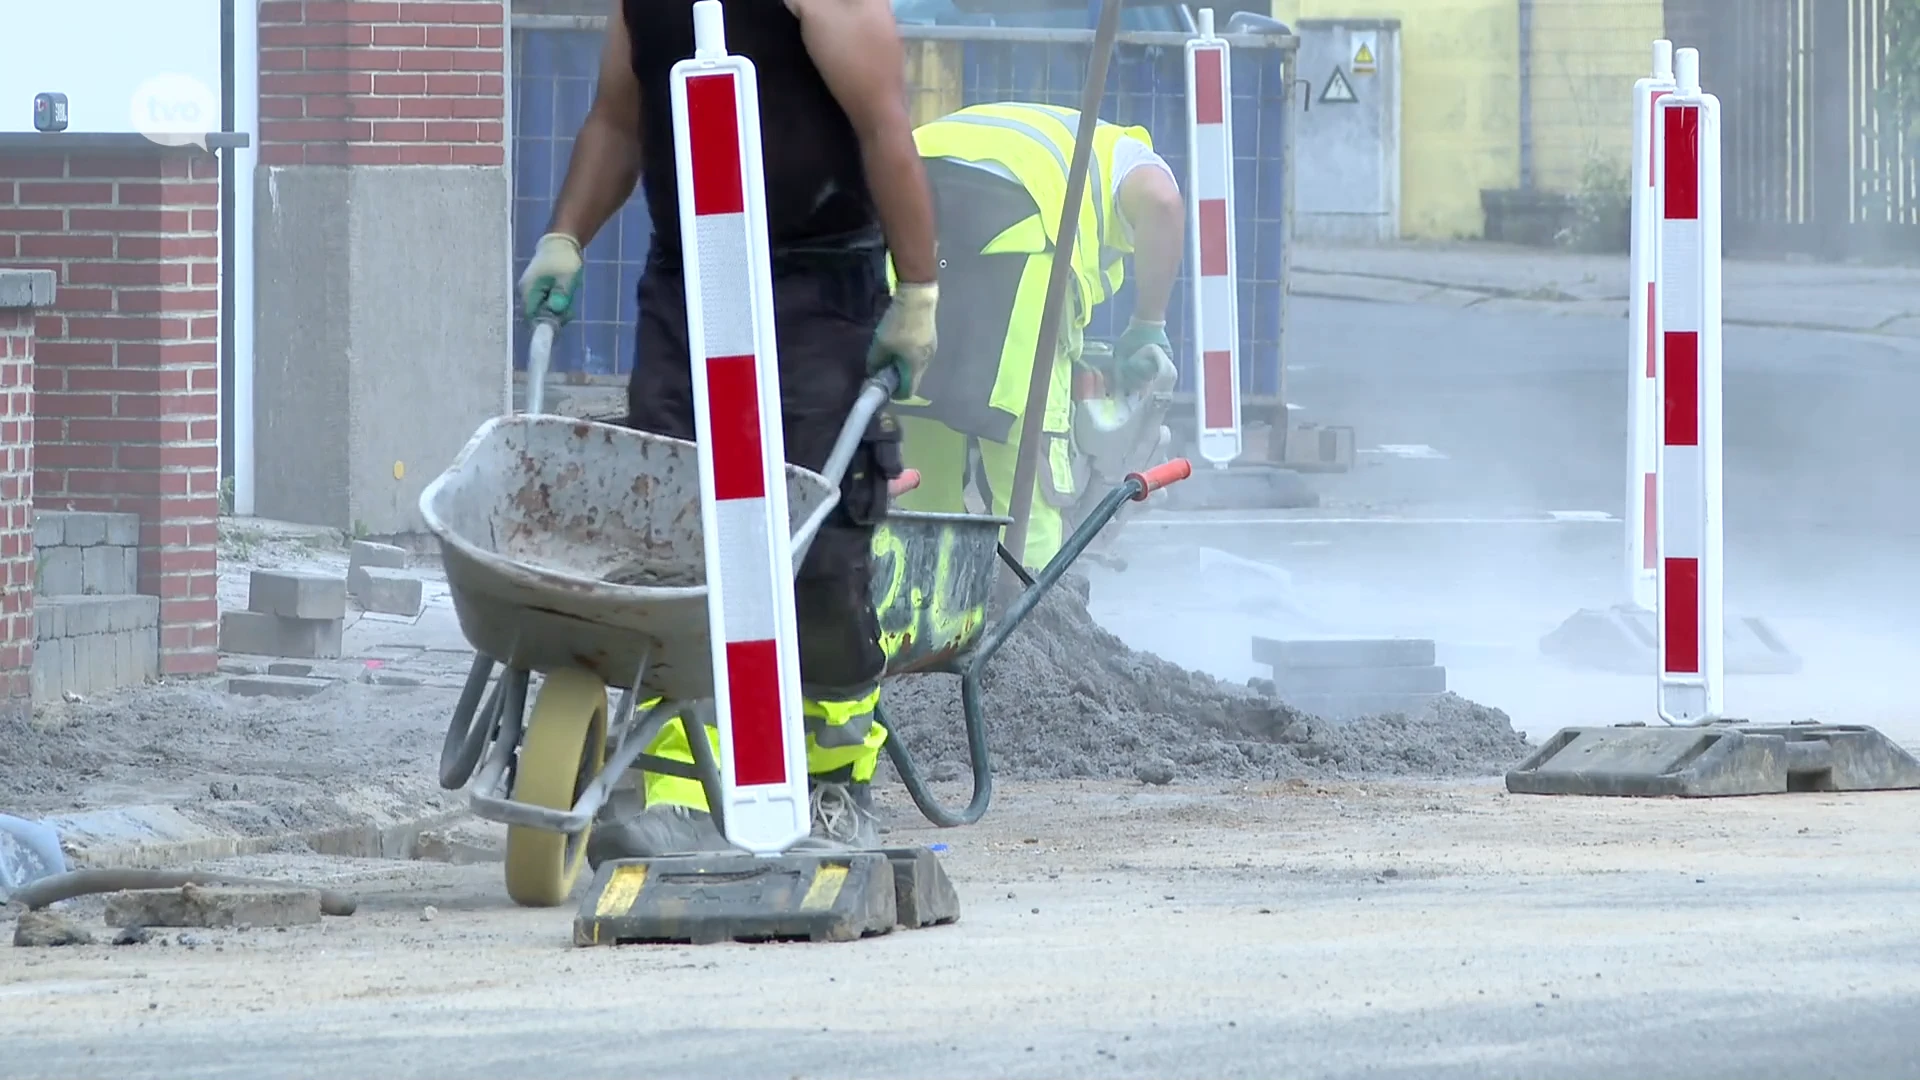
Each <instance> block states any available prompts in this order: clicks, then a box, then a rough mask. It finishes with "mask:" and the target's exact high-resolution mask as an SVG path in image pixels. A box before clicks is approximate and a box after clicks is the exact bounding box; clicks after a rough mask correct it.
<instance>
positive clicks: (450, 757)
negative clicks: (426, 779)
mask: <svg viewBox="0 0 1920 1080" xmlns="http://www.w3.org/2000/svg"><path fill="white" fill-rule="evenodd" d="M493 668H494V662H493V657H491V656H486V655H484V654H481V653H475V654H474V657H473V666H472V667H471V668H469V669H468V670H467V684H466V685H465V686H464V687H462V688H461V689H460V701H459V702H458V703H457V704H456V705H454V707H453V720H452V721H451V722H449V723H448V724H447V736H446V738H445V739H444V740H443V741H442V742H441V744H440V786H441V787H443V788H446V789H447V790H448V791H458V790H460V789H461V788H462V787H464V786H466V783H467V781H468V780H471V779H473V770H474V767H475V766H477V765H479V764H480V755H481V753H482V752H483V751H485V750H486V748H487V739H488V738H489V737H491V736H492V734H493V724H494V720H495V718H496V715H497V714H498V713H499V711H500V691H499V689H498V688H497V687H496V688H495V690H494V693H493V696H492V697H490V698H488V699H487V707H486V709H485V710H480V697H481V695H482V694H485V693H486V691H487V681H488V680H489V679H491V678H493ZM476 712H478V715H477V716H476Z"/></svg>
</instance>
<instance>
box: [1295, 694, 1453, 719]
mask: <svg viewBox="0 0 1920 1080" xmlns="http://www.w3.org/2000/svg"><path fill="white" fill-rule="evenodd" d="M1439 697H1440V695H1439V694H1284V693H1283V694H1281V695H1280V700H1282V701H1284V702H1286V703H1287V704H1289V705H1291V706H1293V707H1294V708H1296V709H1299V710H1300V711H1301V712H1303V713H1308V714H1311V715H1313V716H1318V717H1321V718H1322V719H1326V720H1351V719H1354V718H1355V717H1360V716H1380V715H1382V714H1385V713H1401V714H1404V715H1407V716H1417V715H1419V714H1420V713H1421V712H1423V711H1425V710H1426V708H1427V707H1428V706H1430V705H1432V704H1433V703H1434V702H1435V701H1436V700H1438V699H1439Z"/></svg>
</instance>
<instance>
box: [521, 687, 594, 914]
mask: <svg viewBox="0 0 1920 1080" xmlns="http://www.w3.org/2000/svg"><path fill="white" fill-rule="evenodd" d="M606 754H607V687H606V684H605V683H602V682H601V681H600V680H599V679H597V678H595V677H594V676H592V675H589V674H587V673H586V672H584V671H556V672H552V673H550V674H549V675H548V676H547V677H546V680H545V682H544V683H543V684H542V685H541V687H540V696H539V697H538V698H536V699H535V700H534V703H533V710H532V713H531V715H529V716H528V717H527V724H526V735H525V737H524V738H523V739H522V740H521V743H520V760H519V763H518V766H517V767H516V768H515V770H514V777H513V800H514V801H515V802H523V803H529V804H531V805H534V806H543V807H546V808H548V809H551V810H571V809H573V804H574V802H575V801H576V800H577V799H579V797H580V793H581V792H582V791H584V790H585V789H586V786H587V785H588V784H590V783H592V782H593V778H594V777H595V776H596V775H598V774H599V772H600V767H601V765H602V764H603V763H604V762H605V761H606ZM592 832H593V826H591V825H589V826H587V827H586V828H585V829H582V830H580V832H578V833H576V834H574V835H572V836H568V835H566V834H564V833H557V832H549V831H547V830H545V829H535V828H530V827H528V826H524V825H514V826H510V827H509V828H508V829H507V895H508V896H510V897H512V898H513V902H514V903H516V904H519V905H520V906H522V907H556V906H558V905H560V904H564V903H566V901H567V895H568V894H569V893H571V892H573V886H574V883H575V882H576V881H578V880H579V878H580V868H581V867H582V866H584V865H585V864H586V855H587V837H588V836H589V835H590V834H591V833H592Z"/></svg>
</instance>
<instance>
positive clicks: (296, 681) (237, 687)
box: [227, 675, 333, 700]
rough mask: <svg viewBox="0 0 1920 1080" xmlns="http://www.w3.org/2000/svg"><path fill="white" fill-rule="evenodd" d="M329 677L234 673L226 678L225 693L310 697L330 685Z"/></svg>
mask: <svg viewBox="0 0 1920 1080" xmlns="http://www.w3.org/2000/svg"><path fill="white" fill-rule="evenodd" d="M332 685H333V682H332V680H329V679H308V678H303V677H301V676H298V675H235V676H234V677H233V678H231V679H228V680H227V693H229V694H237V695H239V696H240V697H276V698H292V699H296V700H297V699H299V698H310V697H312V696H313V695H315V694H317V693H319V692H321V691H322V690H325V689H326V688H327V687H329V686H332Z"/></svg>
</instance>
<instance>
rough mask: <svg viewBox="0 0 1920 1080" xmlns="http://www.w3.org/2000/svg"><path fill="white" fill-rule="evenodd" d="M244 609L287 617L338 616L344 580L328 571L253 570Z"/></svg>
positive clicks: (344, 599) (342, 606) (342, 612)
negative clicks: (320, 572)
mask: <svg viewBox="0 0 1920 1080" xmlns="http://www.w3.org/2000/svg"><path fill="white" fill-rule="evenodd" d="M247 608H248V609H249V610H251V611H255V612H259V613H261V614H263V615H279V616H282V617H284V618H288V619H341V618H345V617H346V614H347V583H346V582H345V581H343V580H341V579H340V578H337V577H334V576H333V575H331V574H315V573H307V572H303V571H298V570H255V571H254V572H253V573H252V574H251V575H249V577H248V581H247Z"/></svg>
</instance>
